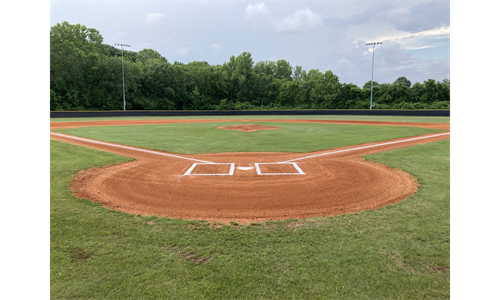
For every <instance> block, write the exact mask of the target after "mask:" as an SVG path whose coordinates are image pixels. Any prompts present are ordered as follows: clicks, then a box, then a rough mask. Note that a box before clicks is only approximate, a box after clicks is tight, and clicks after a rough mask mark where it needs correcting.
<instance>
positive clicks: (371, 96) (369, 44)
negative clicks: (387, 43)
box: [366, 42, 382, 110]
mask: <svg viewBox="0 0 500 300" xmlns="http://www.w3.org/2000/svg"><path fill="white" fill-rule="evenodd" d="M371 45H373V51H372V52H373V55H372V82H371V83H372V86H371V91H370V110H372V101H373V65H374V61H375V45H382V42H375V43H368V44H366V46H371Z"/></svg>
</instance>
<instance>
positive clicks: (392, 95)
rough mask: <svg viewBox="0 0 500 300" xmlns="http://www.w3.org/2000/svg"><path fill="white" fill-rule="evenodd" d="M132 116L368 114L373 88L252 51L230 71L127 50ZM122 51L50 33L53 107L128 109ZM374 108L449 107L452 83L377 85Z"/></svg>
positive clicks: (83, 33) (78, 31)
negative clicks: (146, 112)
mask: <svg viewBox="0 0 500 300" xmlns="http://www.w3.org/2000/svg"><path fill="white" fill-rule="evenodd" d="M123 60H124V62H123V68H124V72H125V96H126V102H127V104H126V109H127V110H244V109H368V108H369V106H370V85H371V81H368V82H367V83H366V84H365V85H364V86H363V87H358V86H357V85H355V84H352V83H341V82H340V81H339V76H337V75H335V74H333V72H332V71H330V70H328V71H326V72H324V73H322V72H320V71H319V70H317V69H311V70H309V71H306V70H303V69H302V67H301V66H292V65H290V63H289V62H287V61H286V60H284V59H280V60H277V61H259V62H256V63H255V62H254V61H253V59H252V55H251V54H250V53H249V52H243V53H241V54H240V55H238V56H234V55H233V56H231V57H230V58H229V61H227V62H224V63H223V64H222V65H210V64H208V63H207V62H204V61H193V62H190V63H187V64H184V63H181V62H177V61H175V62H174V63H170V62H169V61H168V60H167V59H166V58H165V57H163V56H161V55H160V54H159V53H158V52H157V51H155V50H152V49H143V50H141V51H138V52H134V51H128V50H123ZM122 90H123V83H122V49H118V48H116V47H114V46H111V45H107V44H104V43H103V38H102V36H101V35H100V34H99V31H98V30H96V29H94V28H88V27H86V26H84V25H80V24H76V25H73V24H69V23H68V22H62V23H58V24H57V25H55V26H52V27H51V30H50V109H51V110H120V109H123V92H122ZM373 108H374V109H449V108H450V81H449V79H444V80H442V81H441V82H439V81H436V80H434V79H428V80H426V81H424V82H423V83H419V82H416V83H414V84H413V85H412V84H411V82H410V81H409V80H408V79H406V78H405V77H400V78H398V79H396V81H395V82H394V83H392V84H379V83H377V82H375V81H374V82H373Z"/></svg>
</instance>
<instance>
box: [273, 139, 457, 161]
mask: <svg viewBox="0 0 500 300" xmlns="http://www.w3.org/2000/svg"><path fill="white" fill-rule="evenodd" d="M447 134H450V133H449V132H446V133H441V134H435V135H429V136H423V137H418V138H413V139H407V140H402V141H395V142H387V143H382V144H377V145H370V146H363V147H356V148H350V149H344V150H338V151H333V152H327V153H322V154H316V155H310V156H305V157H301V158H295V159H290V160H285V161H281V162H279V163H278V164H283V163H289V162H292V161H296V160H301V159H306V158H312V157H318V156H323V155H330V154H334V153H340V152H347V151H353V150H359V149H366V148H373V147H379V146H384V145H390V144H398V143H404V142H409V141H414V140H421V139H428V138H432V137H436V136H442V135H447Z"/></svg>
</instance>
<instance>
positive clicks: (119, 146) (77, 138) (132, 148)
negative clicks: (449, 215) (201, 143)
mask: <svg viewBox="0 0 500 300" xmlns="http://www.w3.org/2000/svg"><path fill="white" fill-rule="evenodd" d="M50 134H53V135H57V136H62V137H66V138H70V139H75V140H81V141H85V142H90V143H94V144H101V145H107V146H113V147H118V148H124V149H130V150H135V151H141V152H146V153H152V154H158V155H163V156H170V157H175V158H181V159H187V160H192V161H199V162H202V163H206V164H214V163H213V162H209V161H204V160H199V159H194V158H189V157H184V156H178V155H173V154H168V153H163V152H157V151H152V150H146V149H141V148H135V147H128V146H123V145H117V144H110V143H106V142H100V141H94V140H89V139H85V138H80V137H76V136H72V135H67V134H60V133H55V132H51V133H50Z"/></svg>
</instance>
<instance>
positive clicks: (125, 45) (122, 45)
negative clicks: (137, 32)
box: [115, 44, 130, 111]
mask: <svg viewBox="0 0 500 300" xmlns="http://www.w3.org/2000/svg"><path fill="white" fill-rule="evenodd" d="M115 46H118V47H121V48H122V79H123V111H125V70H124V68H123V47H130V45H127V44H115Z"/></svg>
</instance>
